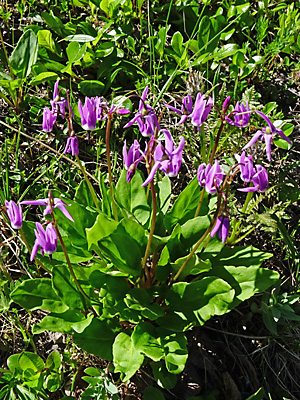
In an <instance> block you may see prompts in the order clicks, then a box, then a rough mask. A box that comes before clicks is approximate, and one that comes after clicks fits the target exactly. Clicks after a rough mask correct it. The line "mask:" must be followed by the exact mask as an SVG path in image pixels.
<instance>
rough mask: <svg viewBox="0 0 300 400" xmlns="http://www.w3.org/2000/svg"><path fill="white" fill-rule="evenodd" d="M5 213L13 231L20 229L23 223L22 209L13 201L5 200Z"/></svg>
mask: <svg viewBox="0 0 300 400" xmlns="http://www.w3.org/2000/svg"><path fill="white" fill-rule="evenodd" d="M5 205H6V212H7V215H8V218H9V220H10V223H11V226H12V228H13V229H21V227H22V221H23V212H22V208H21V206H20V204H19V205H17V204H16V203H15V202H14V201H13V200H10V201H7V200H5Z"/></svg>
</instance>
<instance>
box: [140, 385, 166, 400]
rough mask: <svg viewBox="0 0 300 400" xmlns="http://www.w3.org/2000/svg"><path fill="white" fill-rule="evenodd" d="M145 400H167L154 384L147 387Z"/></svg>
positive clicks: (144, 395) (144, 394)
mask: <svg viewBox="0 0 300 400" xmlns="http://www.w3.org/2000/svg"><path fill="white" fill-rule="evenodd" d="M143 399H144V400H166V398H165V396H164V395H163V394H162V392H161V391H160V390H158V389H156V388H155V387H153V386H148V387H146V390H144V393H143Z"/></svg>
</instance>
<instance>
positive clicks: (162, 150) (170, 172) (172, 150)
mask: <svg viewBox="0 0 300 400" xmlns="http://www.w3.org/2000/svg"><path fill="white" fill-rule="evenodd" d="M162 131H163V132H164V135H165V146H163V145H162V144H161V142H159V143H158V145H157V146H156V149H155V151H154V165H153V167H152V169H151V171H150V174H149V176H148V178H147V179H146V180H145V182H144V183H143V184H142V186H146V185H148V183H149V182H151V181H152V179H153V178H154V175H155V173H156V171H157V170H158V169H160V170H161V171H163V172H164V173H165V174H166V175H167V176H168V177H170V178H172V177H174V176H176V175H177V174H178V172H179V169H180V166H181V162H182V150H183V147H184V143H185V140H184V137H182V138H181V140H180V143H179V145H178V147H176V146H174V142H173V139H172V136H171V134H170V132H169V131H168V130H167V129H163V130H162Z"/></svg>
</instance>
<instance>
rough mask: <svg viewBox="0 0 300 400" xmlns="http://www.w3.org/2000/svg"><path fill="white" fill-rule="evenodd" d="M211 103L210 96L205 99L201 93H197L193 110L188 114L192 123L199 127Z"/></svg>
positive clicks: (206, 115)
mask: <svg viewBox="0 0 300 400" xmlns="http://www.w3.org/2000/svg"><path fill="white" fill-rule="evenodd" d="M212 105H213V100H212V98H211V97H209V98H208V100H206V99H205V97H204V96H203V95H202V94H201V93H198V94H197V97H196V101H195V105H194V110H193V112H192V113H191V114H190V117H191V120H192V124H193V125H195V126H198V127H200V126H201V125H202V124H203V122H205V121H206V119H207V117H208V114H209V113H210V110H211V106H212Z"/></svg>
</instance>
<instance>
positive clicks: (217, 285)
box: [166, 276, 234, 325]
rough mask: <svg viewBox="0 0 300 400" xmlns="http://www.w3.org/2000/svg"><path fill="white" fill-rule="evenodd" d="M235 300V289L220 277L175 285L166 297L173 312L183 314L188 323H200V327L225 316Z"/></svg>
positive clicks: (210, 277) (209, 277)
mask: <svg viewBox="0 0 300 400" xmlns="http://www.w3.org/2000/svg"><path fill="white" fill-rule="evenodd" d="M233 299H234V290H233V288H232V287H231V286H230V285H229V284H228V283H227V282H226V281H225V280H223V279H220V278H219V276H208V277H204V278H202V279H201V280H200V281H196V282H191V283H186V282H178V283H175V284H174V285H173V286H172V287H171V290H170V291H169V293H168V294H167V296H166V301H167V303H168V305H169V309H170V310H171V311H175V312H179V313H180V312H181V313H183V314H184V315H185V316H186V318H187V320H188V321H191V322H192V321H194V323H195V322H196V321H198V323H199V324H200V325H203V324H204V322H205V321H207V320H208V319H209V318H211V317H212V316H214V315H223V314H225V313H226V312H227V311H228V310H229V307H230V304H231V303H232V301H233ZM193 314H194V316H195V317H196V318H195V317H193Z"/></svg>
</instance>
